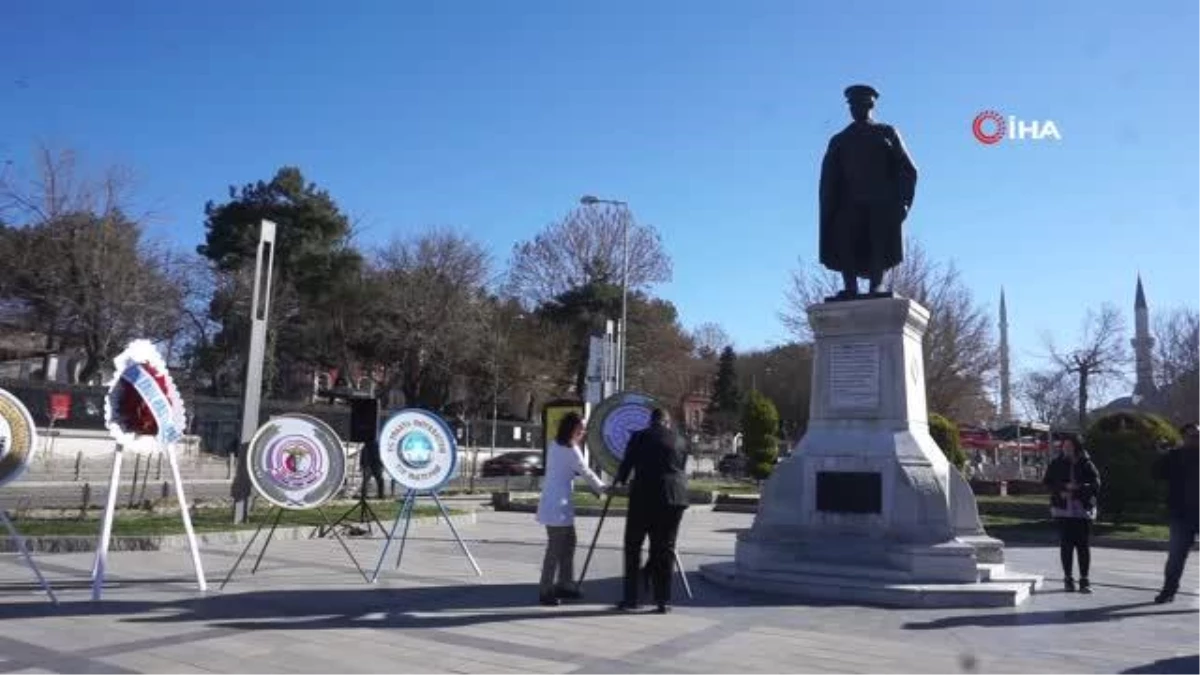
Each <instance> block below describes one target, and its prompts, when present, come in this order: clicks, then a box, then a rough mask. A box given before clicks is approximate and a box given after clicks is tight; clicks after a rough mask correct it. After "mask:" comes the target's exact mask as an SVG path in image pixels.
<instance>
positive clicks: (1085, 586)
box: [1079, 579, 1092, 594]
mask: <svg viewBox="0 0 1200 675" xmlns="http://www.w3.org/2000/svg"><path fill="white" fill-rule="evenodd" d="M1079 592H1080V593H1084V594H1090V593H1091V592H1092V584H1091V582H1089V581H1088V580H1087V579H1080V580H1079Z"/></svg>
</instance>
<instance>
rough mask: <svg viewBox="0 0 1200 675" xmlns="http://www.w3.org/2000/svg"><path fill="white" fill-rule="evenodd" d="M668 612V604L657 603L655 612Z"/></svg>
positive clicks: (669, 609)
mask: <svg viewBox="0 0 1200 675" xmlns="http://www.w3.org/2000/svg"><path fill="white" fill-rule="evenodd" d="M670 612H671V606H670V605H659V606H658V608H657V609H655V610H654V613H655V614H669V613H670Z"/></svg>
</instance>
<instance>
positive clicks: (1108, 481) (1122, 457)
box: [1083, 411, 1180, 522]
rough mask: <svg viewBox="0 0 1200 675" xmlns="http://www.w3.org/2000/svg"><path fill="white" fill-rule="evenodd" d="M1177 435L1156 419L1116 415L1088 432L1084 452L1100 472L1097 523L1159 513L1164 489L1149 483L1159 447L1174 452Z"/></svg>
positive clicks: (1154, 481)
mask: <svg viewBox="0 0 1200 675" xmlns="http://www.w3.org/2000/svg"><path fill="white" fill-rule="evenodd" d="M1179 441H1180V438H1179V432H1178V431H1176V430H1175V428H1174V427H1172V426H1171V424H1170V423H1169V422H1167V421H1166V420H1165V419H1163V418H1161V417H1159V416H1158V415H1152V414H1149V413H1141V412H1125V411H1123V412H1115V413H1111V414H1109V415H1105V416H1103V417H1101V418H1099V419H1097V420H1096V421H1095V422H1093V423H1092V424H1091V426H1089V427H1088V429H1087V432H1086V433H1085V434H1084V441H1083V443H1084V448H1085V449H1086V450H1087V451H1088V452H1089V453H1090V454H1091V456H1092V461H1093V462H1095V464H1096V468H1097V469H1098V470H1099V472H1100V495H1099V498H1100V509H1101V511H1102V515H1101V517H1102V518H1105V519H1106V520H1113V521H1114V522H1120V521H1121V520H1122V519H1123V518H1124V517H1125V516H1126V515H1128V514H1131V513H1159V512H1161V510H1162V509H1163V504H1164V503H1165V501H1166V485H1165V484H1164V482H1163V481H1160V480H1157V479H1156V478H1155V477H1154V463H1155V462H1156V461H1157V460H1158V457H1159V452H1158V449H1159V446H1160V445H1162V444H1167V445H1169V446H1172V447H1173V446H1175V445H1177V444H1178V443H1179Z"/></svg>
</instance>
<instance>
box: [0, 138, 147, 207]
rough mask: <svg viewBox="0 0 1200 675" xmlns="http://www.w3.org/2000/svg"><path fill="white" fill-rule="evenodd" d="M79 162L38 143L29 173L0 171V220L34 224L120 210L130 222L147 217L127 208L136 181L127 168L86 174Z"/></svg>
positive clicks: (71, 154) (73, 155) (70, 154)
mask: <svg viewBox="0 0 1200 675" xmlns="http://www.w3.org/2000/svg"><path fill="white" fill-rule="evenodd" d="M81 164H82V162H81V161H80V158H79V155H78V153H76V152H75V151H73V150H70V149H63V148H52V147H49V146H46V145H39V146H38V147H37V148H36V149H35V151H34V158H33V162H32V166H33V171H32V173H31V174H25V175H23V174H22V173H20V172H5V173H2V174H0V218H2V219H6V220H9V221H10V222H22V223H25V224H28V225H36V224H39V223H45V222H49V221H52V220H55V219H58V218H61V217H63V216H65V215H68V214H72V213H95V214H108V213H115V212H121V213H124V214H125V215H126V216H127V217H129V218H131V219H133V220H135V221H139V220H144V219H145V218H146V217H147V216H148V214H139V215H136V216H135V215H134V214H133V213H132V212H131V205H132V201H133V200H132V192H133V189H134V185H135V179H134V175H133V172H132V171H131V170H130V169H129V168H128V167H124V166H120V165H112V166H108V167H106V168H104V169H102V170H100V171H99V172H97V174H96V175H90V174H89V173H87V172H86V171H85V170H84V169H83V168H82V167H81V166H80V165H81Z"/></svg>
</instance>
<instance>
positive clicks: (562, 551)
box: [537, 413, 606, 606]
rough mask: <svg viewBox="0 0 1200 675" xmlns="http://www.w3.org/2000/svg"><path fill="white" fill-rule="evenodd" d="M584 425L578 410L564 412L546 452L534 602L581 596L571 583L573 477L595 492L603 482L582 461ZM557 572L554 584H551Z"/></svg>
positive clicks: (573, 560) (556, 602)
mask: <svg viewBox="0 0 1200 675" xmlns="http://www.w3.org/2000/svg"><path fill="white" fill-rule="evenodd" d="M584 431H585V427H584V424H583V417H581V416H580V415H579V413H567V415H566V416H564V417H563V419H562V422H560V423H559V425H558V433H557V434H556V435H555V438H554V442H553V443H551V444H550V449H549V450H548V451H547V452H546V472H545V478H544V480H543V481H542V498H541V499H540V500H539V501H538V510H537V521H538V522H539V523H541V524H542V525H545V526H546V535H547V539H548V541H547V543H546V557H545V559H544V560H543V562H542V579H541V583H540V584H539V585H538V601H539V602H540V603H541V604H543V605H551V606H553V605H557V604H559V602H560V601H561V600H578V599H579V598H582V597H583V595H582V594H581V593H580V592H579V587H578V585H577V584H576V583H575V504H574V501H573V500H572V496H573V493H574V491H575V476H576V475H580V476H583V477H584V479H585V480H587V482H588V483H589V484H590V485H591V488H592V490H593V491H594V492H596V493H597V494H602V493H604V492H605V490H606V488H605V487H604V482H603V481H601V480H600V477H599V476H597V475H596V474H595V473H593V472H592V470H591V469H589V468H588V466H587V464H586V463H585V462H584V461H583V451H582V449H581V448H582V447H583V435H584ZM556 572H557V576H558V583H557V584H555V583H554V581H555V573H556Z"/></svg>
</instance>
